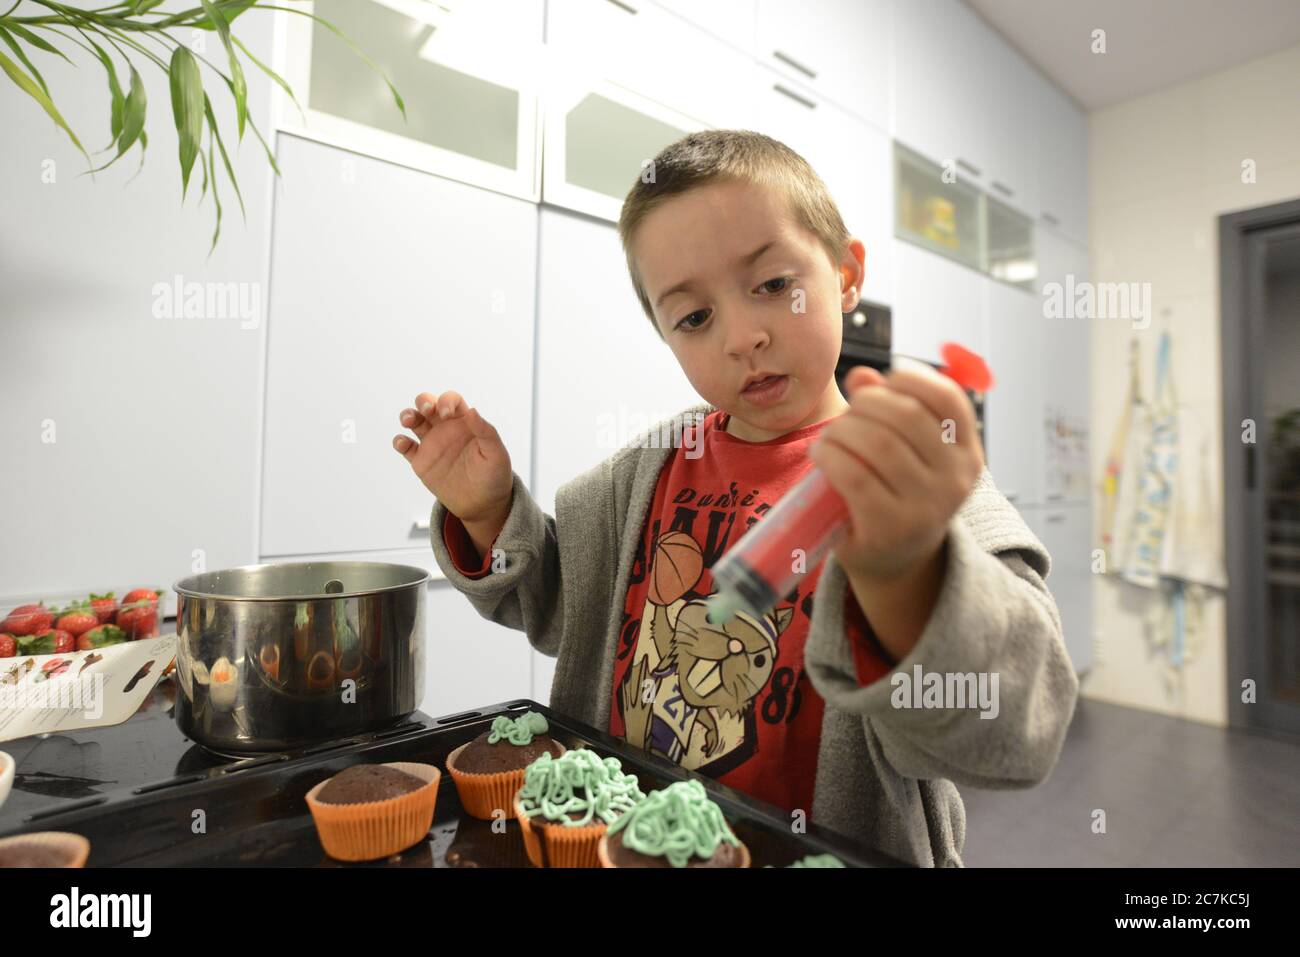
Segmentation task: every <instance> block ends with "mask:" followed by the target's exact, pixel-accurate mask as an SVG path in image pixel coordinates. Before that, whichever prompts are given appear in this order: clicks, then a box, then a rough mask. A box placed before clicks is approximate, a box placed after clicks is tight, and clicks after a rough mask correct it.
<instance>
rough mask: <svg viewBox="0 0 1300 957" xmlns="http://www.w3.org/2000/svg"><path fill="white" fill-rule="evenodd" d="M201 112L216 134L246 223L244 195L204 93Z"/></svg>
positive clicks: (214, 184)
mask: <svg viewBox="0 0 1300 957" xmlns="http://www.w3.org/2000/svg"><path fill="white" fill-rule="evenodd" d="M203 111H204V115H205V116H207V118H208V129H209V130H211V131H212V132H213V133H215V134H216V140H217V149H219V150H220V151H221V162H222V163H223V164H224V165H225V167H226V175H227V176H229V177H230V185H231V186H233V187H234V188H235V198H236V199H238V200H239V212H240V215H242V216H243V217H244V221H245V222H247V221H248V211H247V210H245V209H244V195H243V193H241V192H240V191H239V181H238V180H237V179H235V171H234V169H233V168H232V167H231V165H230V157H229V156H227V155H226V144H225V143H223V142H222V141H221V130H220V129H219V128H218V127H217V118H216V117H215V116H213V115H212V101H211V100H209V99H208V95H207V94H206V93H204V94H203ZM216 173H217V171H216V164H215V163H214V164H213V169H212V175H213V176H214V177H215V176H216ZM216 188H217V187H216V183H213V185H212V190H213V193H212V195H213V196H214V197H215V196H216Z"/></svg>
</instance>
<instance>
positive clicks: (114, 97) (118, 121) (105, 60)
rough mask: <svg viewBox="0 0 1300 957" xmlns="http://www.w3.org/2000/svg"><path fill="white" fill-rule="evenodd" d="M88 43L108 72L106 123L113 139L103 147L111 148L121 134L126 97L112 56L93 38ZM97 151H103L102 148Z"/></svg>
mask: <svg viewBox="0 0 1300 957" xmlns="http://www.w3.org/2000/svg"><path fill="white" fill-rule="evenodd" d="M86 39H87V40H90V37H86ZM90 45H91V46H92V47H93V48H94V50H95V55H96V56H98V57H99V62H100V63H102V64H104V72H105V73H107V74H108V95H109V97H110V99H111V106H110V110H109V124H108V125H109V129H111V130H112V133H113V139H112V140H110V141H109V144H108V146H105V147H104V149H105V150H107V149H111V148H112V146H113V144H114V143H116V142H117V141H118V138H119V137H120V136H121V135H122V106H123V104H124V103H125V102H126V98H125V97H124V96H122V86H121V84H119V83H118V82H117V69H116V68H115V67H114V66H113V60H112V58H111V57H110V56H109V55H108V53H107V51H105V50H104V48H103V47H101V46H100V45H99V44H98V43H96V42H95V41H94V40H90ZM99 152H103V150H100V151H99Z"/></svg>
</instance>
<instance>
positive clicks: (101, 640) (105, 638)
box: [77, 625, 126, 651]
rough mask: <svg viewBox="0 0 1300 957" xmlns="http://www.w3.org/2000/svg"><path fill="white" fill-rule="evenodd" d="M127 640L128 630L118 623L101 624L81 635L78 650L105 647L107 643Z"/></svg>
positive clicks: (118, 642)
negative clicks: (124, 629) (125, 630)
mask: <svg viewBox="0 0 1300 957" xmlns="http://www.w3.org/2000/svg"><path fill="white" fill-rule="evenodd" d="M124 641H126V632H124V631H123V630H122V629H121V628H118V627H117V626H116V625H100V626H99V627H98V628H92V629H90V631H88V632H86V633H85V634H83V635H81V636H80V637H79V638H78V639H77V650H78V651H89V650H90V649H92V648H103V647H104V646H105V645H118V644H121V643H122V642H124Z"/></svg>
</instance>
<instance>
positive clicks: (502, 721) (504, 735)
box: [487, 711, 550, 747]
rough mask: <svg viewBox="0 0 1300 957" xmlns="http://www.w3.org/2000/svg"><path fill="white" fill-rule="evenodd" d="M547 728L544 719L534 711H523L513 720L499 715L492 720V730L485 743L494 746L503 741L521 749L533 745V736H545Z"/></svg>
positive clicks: (548, 726)
mask: <svg viewBox="0 0 1300 957" xmlns="http://www.w3.org/2000/svg"><path fill="white" fill-rule="evenodd" d="M549 728H550V725H548V724H547V723H546V718H544V717H543V716H542V715H540V714H538V713H537V712H536V711H525V712H524V713H523V714H521V715H520V716H519V717H517V718H515V719H514V720H511V719H510V718H508V717H506V716H505V715H504V714H501V715H497V716H496V717H495V718H493V719H492V730H490V731H489V732H488V739H487V743H488V744H496V743H497V742H498V741H502V740H505V741H509V742H510V743H511V744H517V745H519V746H521V747H522V746H523V745H525V744H532V743H533V735H535V734H545V733H546V732H547V730H548V729H549Z"/></svg>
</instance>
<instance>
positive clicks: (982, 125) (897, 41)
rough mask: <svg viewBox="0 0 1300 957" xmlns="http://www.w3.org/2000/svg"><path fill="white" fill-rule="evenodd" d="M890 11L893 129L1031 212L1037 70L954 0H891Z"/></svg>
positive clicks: (918, 148)
mask: <svg viewBox="0 0 1300 957" xmlns="http://www.w3.org/2000/svg"><path fill="white" fill-rule="evenodd" d="M893 11H894V23H893V35H894V46H893V68H894V73H893V91H894V117H893V119H894V126H893V130H894V135H895V136H896V137H897V138H898V139H899V140H900V141H901V142H903V143H904V144H906V145H907V146H909V147H911V148H912V149H914V150H916V151H917V152H919V153H921V154H922V155H923V156H926V157H928V158H929V159H931V160H934V161H936V162H939V163H946V162H952V163H953V164H954V169H955V171H956V173H957V175H958V176H959V177H960V178H962V179H966V180H969V181H972V182H976V183H978V184H980V186H981V187H982V188H983V189H985V190H988V191H990V192H991V193H992V194H993V195H994V196H997V197H998V198H999V199H1002V200H1003V201H1005V202H1009V203H1011V204H1012V205H1014V206H1016V207H1018V208H1019V209H1021V210H1022V211H1023V212H1026V213H1029V214H1030V215H1036V213H1037V209H1036V203H1037V198H1036V194H1037V191H1038V187H1037V175H1036V168H1035V161H1034V154H1035V149H1036V147H1035V142H1034V136H1035V131H1034V128H1033V124H1032V123H1028V122H1026V117H1027V116H1028V115H1029V114H1030V112H1031V110H1032V106H1033V92H1032V91H1033V89H1034V86H1035V84H1036V83H1038V82H1039V81H1041V77H1039V75H1038V74H1037V72H1036V71H1035V70H1034V69H1033V67H1031V66H1030V65H1029V64H1028V63H1026V62H1025V61H1024V60H1023V58H1021V57H1020V55H1019V54H1018V53H1017V52H1016V51H1015V49H1014V48H1012V47H1011V46H1010V45H1009V44H1007V43H1006V42H1005V41H1004V40H1003V39H1002V38H1001V37H1000V36H998V34H997V33H996V32H995V31H994V30H993V29H992V28H991V27H989V26H988V24H986V23H985V22H984V21H983V20H981V19H980V18H979V17H978V16H977V15H976V14H975V13H974V12H973V11H972V10H971V9H970V8H969V7H968V6H967V5H966V4H965V3H961V2H959V0H895V3H894V5H893ZM995 184H996V185H995Z"/></svg>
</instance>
